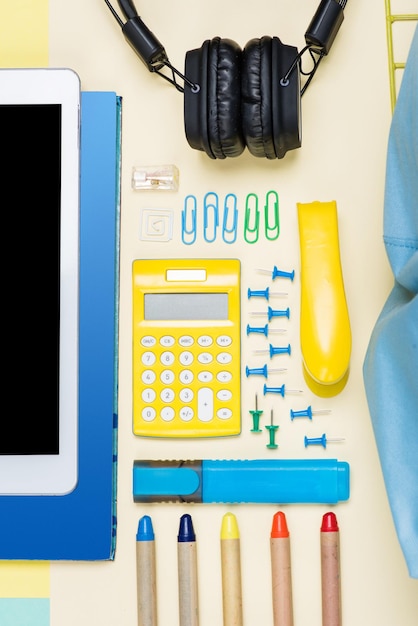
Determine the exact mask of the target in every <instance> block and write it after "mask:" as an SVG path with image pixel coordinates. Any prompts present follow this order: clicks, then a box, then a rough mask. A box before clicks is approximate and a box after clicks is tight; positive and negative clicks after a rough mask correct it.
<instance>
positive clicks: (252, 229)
mask: <svg viewBox="0 0 418 626" xmlns="http://www.w3.org/2000/svg"><path fill="white" fill-rule="evenodd" d="M259 224H260V211H259V208H258V196H257V195H256V194H255V193H249V194H248V195H247V197H246V199H245V221H244V239H245V241H246V242H247V243H255V242H256V241H257V240H258V227H259Z"/></svg>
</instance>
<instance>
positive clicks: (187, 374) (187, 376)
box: [179, 370, 194, 385]
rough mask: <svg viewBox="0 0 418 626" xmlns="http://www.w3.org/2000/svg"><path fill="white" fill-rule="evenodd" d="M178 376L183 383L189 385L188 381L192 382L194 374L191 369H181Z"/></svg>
mask: <svg viewBox="0 0 418 626" xmlns="http://www.w3.org/2000/svg"><path fill="white" fill-rule="evenodd" d="M179 378H180V382H182V383H183V385H190V383H191V382H193V378H194V374H193V372H192V370H182V371H181V372H180V376H179Z"/></svg>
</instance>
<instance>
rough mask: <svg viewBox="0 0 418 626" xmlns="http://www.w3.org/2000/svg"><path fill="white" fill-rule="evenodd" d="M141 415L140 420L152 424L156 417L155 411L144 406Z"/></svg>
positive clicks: (150, 407)
mask: <svg viewBox="0 0 418 626" xmlns="http://www.w3.org/2000/svg"><path fill="white" fill-rule="evenodd" d="M141 415H142V419H143V420H145V421H146V422H152V421H153V420H154V419H155V416H156V413H155V409H153V408H152V406H146V407H145V408H144V409H142V413H141Z"/></svg>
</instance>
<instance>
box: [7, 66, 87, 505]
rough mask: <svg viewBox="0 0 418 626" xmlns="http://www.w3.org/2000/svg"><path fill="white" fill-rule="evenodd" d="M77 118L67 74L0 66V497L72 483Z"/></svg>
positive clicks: (76, 88) (75, 84)
mask: <svg viewBox="0 0 418 626" xmlns="http://www.w3.org/2000/svg"><path fill="white" fill-rule="evenodd" d="M79 119H80V81H79V78H78V76H77V74H76V73H75V72H74V71H72V70H69V69H0V133H1V143H0V145H1V152H2V160H1V165H0V177H1V197H2V211H1V213H2V240H3V250H4V251H5V253H4V255H3V269H2V272H1V293H2V300H3V311H2V313H3V315H2V318H3V331H2V332H3V341H2V356H3V359H2V362H3V367H2V371H3V374H2V379H3V380H2V389H3V409H2V414H1V423H2V428H1V431H0V494H1V495H5V494H9V495H25V494H26V495H52V494H53V495H62V494H68V493H69V492H71V491H72V490H73V489H74V487H75V486H76V484H77V479H78V294H79V188H80V181H79V179H80V158H79V156H80V153H79V126H80V124H79Z"/></svg>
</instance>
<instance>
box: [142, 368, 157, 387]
mask: <svg viewBox="0 0 418 626" xmlns="http://www.w3.org/2000/svg"><path fill="white" fill-rule="evenodd" d="M155 378H156V376H155V372H154V370H144V371H143V372H142V374H141V380H142V382H143V383H144V385H152V383H153V382H155Z"/></svg>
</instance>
